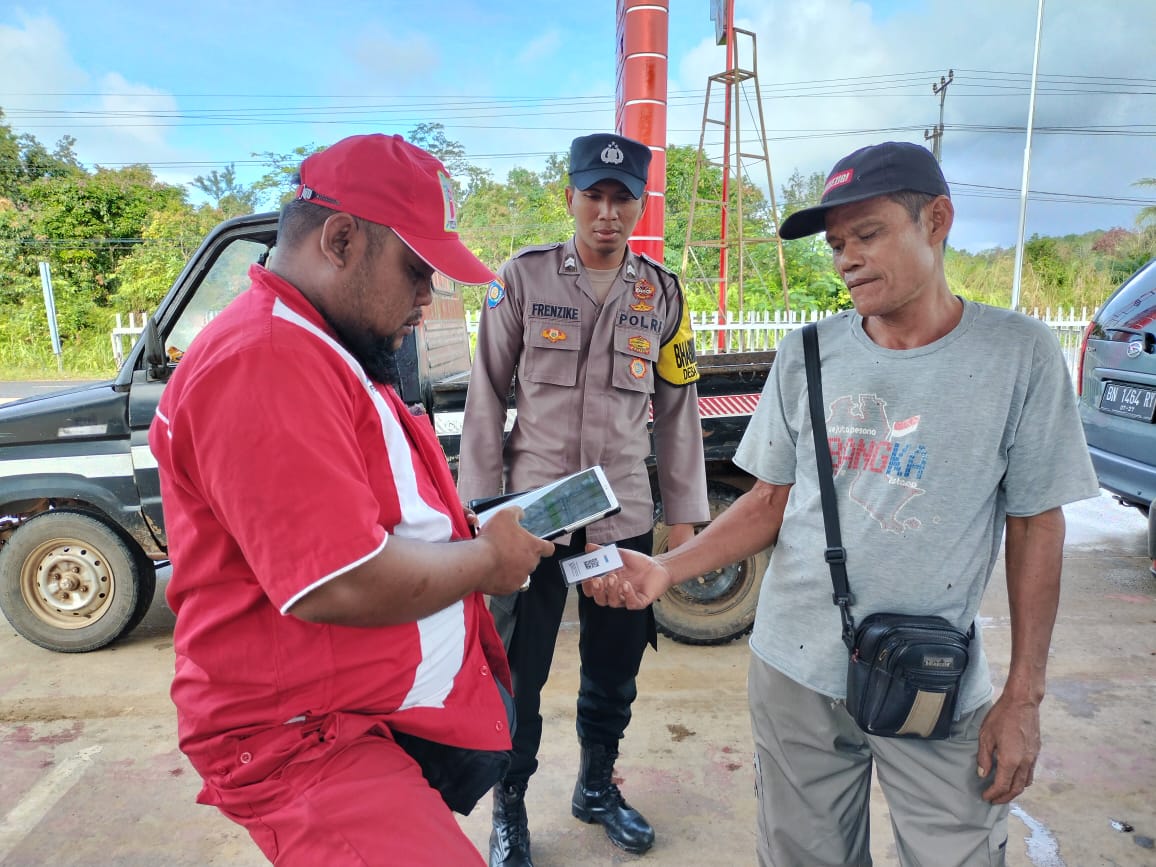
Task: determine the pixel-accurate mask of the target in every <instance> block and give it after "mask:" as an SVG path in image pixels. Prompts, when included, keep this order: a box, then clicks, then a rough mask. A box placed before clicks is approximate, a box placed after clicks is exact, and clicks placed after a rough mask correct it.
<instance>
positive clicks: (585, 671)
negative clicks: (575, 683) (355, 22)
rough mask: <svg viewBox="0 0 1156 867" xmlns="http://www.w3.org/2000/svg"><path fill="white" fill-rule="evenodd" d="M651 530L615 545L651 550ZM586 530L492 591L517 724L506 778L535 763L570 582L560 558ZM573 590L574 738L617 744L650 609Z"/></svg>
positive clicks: (648, 638) (653, 636)
mask: <svg viewBox="0 0 1156 867" xmlns="http://www.w3.org/2000/svg"><path fill="white" fill-rule="evenodd" d="M653 535H654V534H653V533H650V532H648V533H644V534H642V535H641V536H635V537H633V538H631V539H624V540H622V541H620V542H618V543H617V545H618V547H619V548H626V549H629V550H632V551H641V552H642V553H644V554H650V552H651V549H652V545H653ZM585 548H586V535H585V531H583V530H579V531H578V532H577V533H575V534H574V535H573V536H572V537H571V541H570V544H569V545H565V546H563V545H558V546H556V547H555V549H554V556H553V557H549V558H547V559H545V560H543V561H542V562H541V563H540V564H539V565H538V568H537V569H536V570H535V571H534V574H533V575H532V576H531V578H530V588H529V589H528V590H526V591H524V592H521V593H512V594H510V595H509V596H495V597H493V598H492V599H491V600H490V611H491V613H492V614H493V615H494V623H495V625H496V626H497V628H498V634H499V635H500V636H501V637H502V643H503V644H505V646H506V654H507V655H508V656H509V659H510V670H511V672H512V674H513V680H514V707H515V710H516V712H517V726H516V728H515V729H514V737H513V741H514V750H513V757H512V759H511V762H510V768H509V770H508V771H507V772H506V782H526V781H527V780H529V779H530V776H531V775H532V774H533V773H534V771H536V770H537V769H538V747H539V746H540V745H541V743H542V714H541V705H542V687H543V686H545V684H546V679H547V677H548V676H549V674H550V665H551V663H552V662H553V659H554V645H555V644H556V642H557V639H558V627H559V625H560V624H561V623H562V612H563V609H564V608H565V607H566V598H567V594H568V593H569V592H570V588H569V587H568V586H567V585H566V580H565V578H564V577H563V576H562V570H561V567H560V566H559V565H558V561H559V560H564V559H566V558H567V557H573V556H575V555H576V554H580V553H584V552H585ZM574 592H576V593H578V621H579V624H580V628H579V638H578V656H579V659H580V660H581V669H580V672H579V687H578V715H577V730H578V737H579V739H580V740H583V741H589V742H592V743H598V744H604V745H606V746H608V747H612V748H616V747H617V745H618V742H619V741H620V740H621V739H622V735H623V734H624V733H625V731H626V726H627V725H628V724H629V723H630V705H631V704H632V703H633V702H634V699H635V696H637V695H638V688H637V686H636V685H635V678H636V677H637V676H638V669H639V666H640V665H641V664H642V654H643V652H644V651H645V650H646V645H647V644H648V643H649V644H651V645H652V646H654V647H657V632H656V630H655V625H654V612H653V611H652V610H651V609H650V608H647V609H646V610H645V611H627V610H626V609H624V608H604V607H602V606H601V605H597V604H596V603H595V602H594V601H593V600H592V599H588V598H586V595H585V594H584V593H582V591H581V590H575V591H574Z"/></svg>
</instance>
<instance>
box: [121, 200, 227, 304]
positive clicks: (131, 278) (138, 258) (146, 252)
mask: <svg viewBox="0 0 1156 867" xmlns="http://www.w3.org/2000/svg"><path fill="white" fill-rule="evenodd" d="M226 216H227V215H226V214H225V213H224V212H222V211H221V210H220V209H218V208H212V207H209V206H202V207H200V208H197V209H193V208H191V207H190V206H189V205H188V204H187V203H185V202H169V203H168V204H166V205H165V207H164V208H163V209H161V210H159V211H157V212H156V213H154V214H153V215H152V217H151V218H150V219H149V221H148V224H147V225H146V226H145V227H144V230H143V231H142V232H141V238H142V239H143V243H141V244H138V245H137V246H136V247H134V248H133V251H132V252H131V253H130V254H129V255H128V256H126V257H125V258H124V259H122V260H121V261H120V263H119V264H118V265H117V266H116V271H115V272H114V274H113V277H114V280H113V283H114V284H115V286H116V291H115V292H113V294H112V295H111V296H110V297H109V306H110V307H111V308H112V309H113V310H114V311H116V312H119V313H143V314H145V315H149V314H151V313H152V312H153V311H154V310H155V309H156V308H157V305H158V304H160V302H161V300H162V299H163V298H164V297H165V294H166V293H167V292H168V291H169V288H170V287H171V286H172V285H173V283H174V282H175V281H176V279H177V277H178V276H179V275H180V273H181V269H182V268H184V266H185V263H186V262H187V261H188V260H189V257H191V256H192V254H193V253H194V252H195V251H196V249H197V247H199V246H200V244H201V241H202V240H204V238H205V236H206V235H207V234H208V233H209V232H210V231H211V230H212V228H213V227H214V226H215V225H217V223H219V222H220V221H221V220H222V219H224V218H225V217H226Z"/></svg>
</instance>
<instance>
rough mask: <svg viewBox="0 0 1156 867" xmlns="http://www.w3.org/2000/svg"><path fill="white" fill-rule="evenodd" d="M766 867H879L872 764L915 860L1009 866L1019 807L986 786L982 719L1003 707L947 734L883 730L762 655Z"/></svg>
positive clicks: (759, 706)
mask: <svg viewBox="0 0 1156 867" xmlns="http://www.w3.org/2000/svg"><path fill="white" fill-rule="evenodd" d="M747 687H748V690H749V694H750V705H751V728H752V730H753V732H754V741H755V787H756V794H757V797H758V817H759V820H758V831H759V834H758V856H759V864H760V865H762V867H771V865H774V867H836V865H838V867H845V865H854V867H869V865H870V864H871V849H870V817H869V815H868V813H869V806H870V800H871V772H872V767H874V768H875V770H876V771H877V772H878V774H879V785H880V787H881V788H882V790H883V794H884V796H885V797H886V799H887V806H888V808H889V810H890V813H891V826H892V829H893V831H894V832H895V844H896V849H897V851H898V853H899V863H900V864H902V865H904V867H950V865H968V867H970V865H980V864H982V865H999V867H1002V865H1003V864H1004V854H1005V852H1004V850H1005V848H1006V845H1007V815H1008V806H1007V805H1006V804H1005V805H994V804H989V803H988V802H987V801H984V800H983V799H982V798H981V797H980V793H981V792H982V791H983V790H984V789H986V788H987V787H988V785H990V783H991V779H992V774H994V770H993V771H991V772H989V775H988V777H986V778H981V777H979V776H978V775H977V774H976V756H977V753H978V750H979V727H980V723H982V722H983V718H984V717H985V716H986V715H987V712H988V710H989V709H990V707H991V705H990V704H988V705H985V706H984V707H981V708H979V709H978V710H975V711H973V712H971V713H968V714H964V715H963V716H962V717H961V718H960V719H959V720H957V721H956V722H955V724H954V725H953V726H952V730H951V736H950V737H949V738H947V739H946V740H940V741H927V740H919V739H916V738H879V737H873V736H871V735H867V734H865V733H864V732H863V731H862V730H860V728H859V727H858V726H857V725H855V721H854V720H853V719H852V718H851V715H850V714H849V713H847V709H846V707H845V706H844V704H843V702H842V701H836V700H834V699H831V698H829V697H828V696H825V695H822V694H820V693H817V692H814V691H813V690H810V689H807V688H806V687H804V686H801V685H800V684H798V683H796V682H795V681H793V680H791V679H790V678H788V677H787V676H785V675H783V674H782V673H780V672H779V671H777V670H776V669H774V668H772V667H771V666H769V665H767V664H766V663H765V662H763V661H762V660H761V659H759V658H758V656H756V655H755V654H753V653H752V654H751V662H750V671H749V674H748V683H747Z"/></svg>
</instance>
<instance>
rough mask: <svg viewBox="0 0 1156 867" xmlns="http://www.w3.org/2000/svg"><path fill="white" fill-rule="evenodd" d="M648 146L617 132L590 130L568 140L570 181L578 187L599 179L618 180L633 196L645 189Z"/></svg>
mask: <svg viewBox="0 0 1156 867" xmlns="http://www.w3.org/2000/svg"><path fill="white" fill-rule="evenodd" d="M649 169H650V148H648V147H647V146H646V145H644V144H643V143H642V142H637V141H635V140H634V139H629V138H626V137H625V136H621V135H611V134H608V133H601V132H599V133H594V134H593V135H584V136H580V137H579V138H576V139H574V141H573V142H571V143H570V183H571V184H573V185H574V186H575V187H576V188H577V189H579V190H585V189H589V188H590V187H592V186H594V185H595V184H596V183H598V182H599V181H604V180H607V179H608V178H609V179H610V180H615V181H620V182H621V183H622V184H623V185H624V186H625V187H626V189H628V190H630V195H632V196H634V198H636V199H637V198H639V197H640V196H642V191H643V190H644V189H646V173H647V171H648V170H649Z"/></svg>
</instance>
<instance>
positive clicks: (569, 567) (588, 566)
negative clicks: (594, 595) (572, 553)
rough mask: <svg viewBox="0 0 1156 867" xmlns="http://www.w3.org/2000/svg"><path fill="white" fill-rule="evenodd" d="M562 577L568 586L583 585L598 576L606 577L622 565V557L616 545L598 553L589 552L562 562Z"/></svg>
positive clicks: (560, 563) (560, 562)
mask: <svg viewBox="0 0 1156 867" xmlns="http://www.w3.org/2000/svg"><path fill="white" fill-rule="evenodd" d="M559 565H560V566H561V567H562V575H563V576H564V577H565V578H566V583H567V584H581V583H582V582H583V581H586V580H588V579H590V578H594V577H596V576H598V575H605V574H606V573H607V572H611V571H613V570H615V569H617V568H618V567H619V566H621V565H622V555H621V554H619V553H618V548H617V546H615V545H607V546H606V547H604V548H599V549H598V550H597V551H588V552H587V553H585V554H579V555H578V556H577V557H567V558H566V559H565V560H560V561H559Z"/></svg>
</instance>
